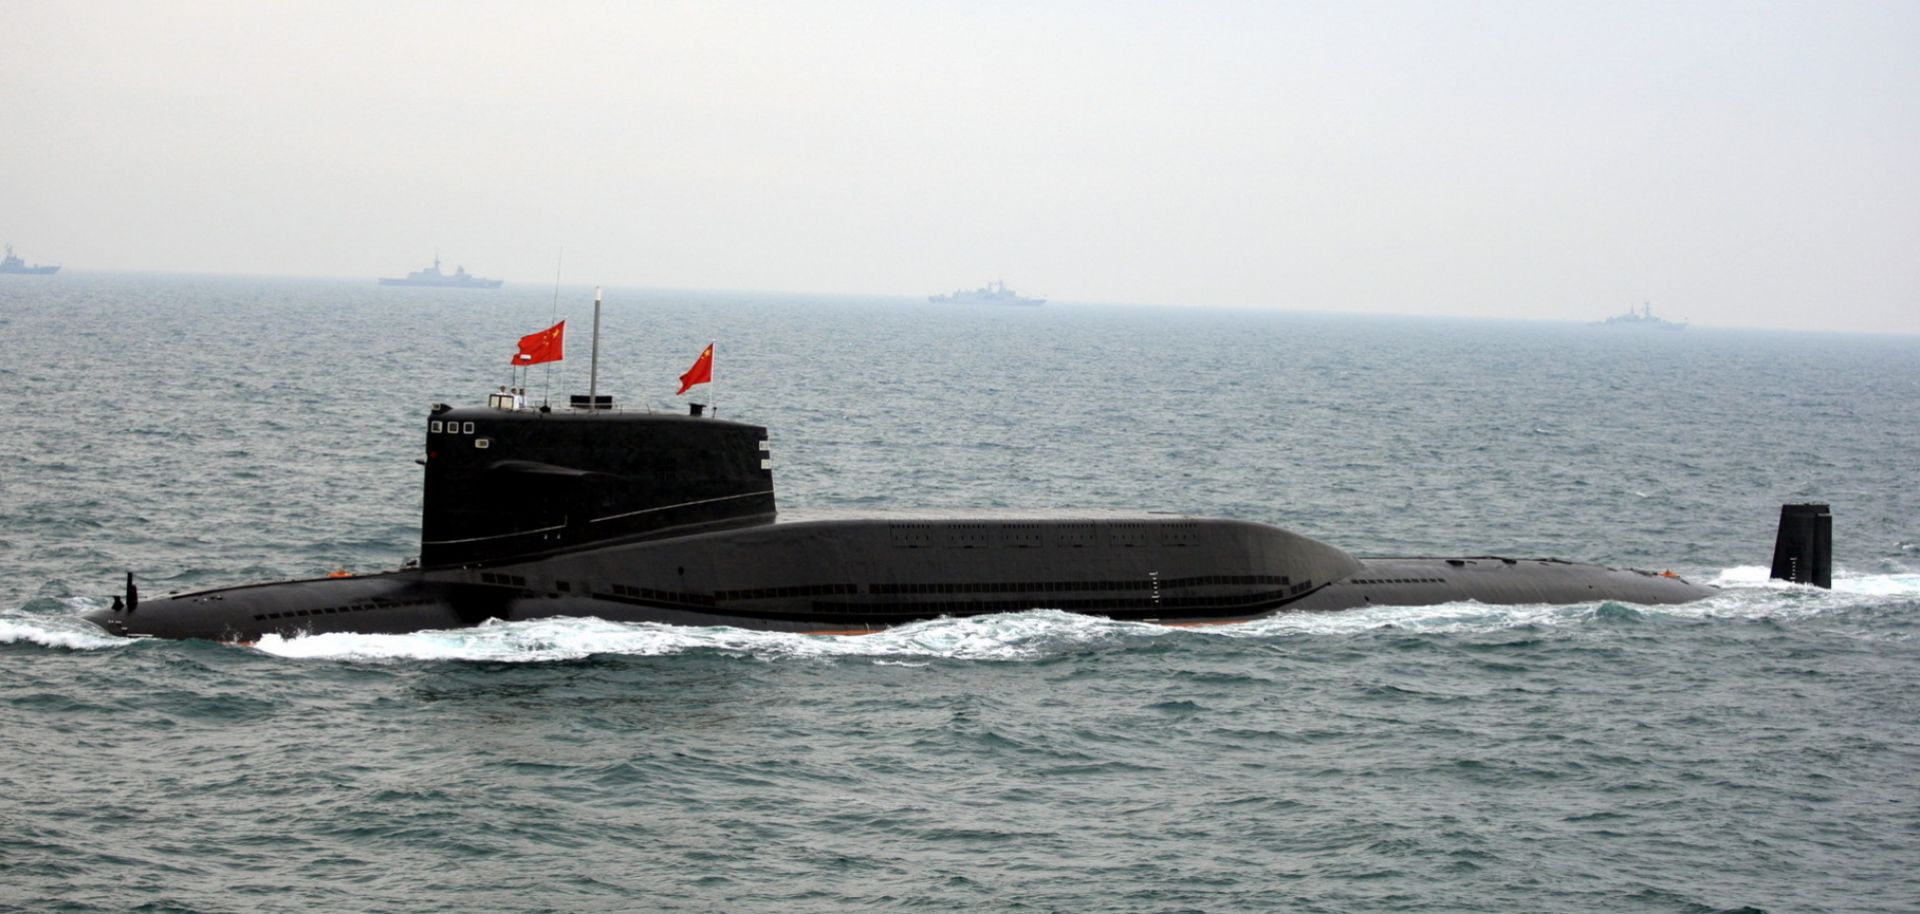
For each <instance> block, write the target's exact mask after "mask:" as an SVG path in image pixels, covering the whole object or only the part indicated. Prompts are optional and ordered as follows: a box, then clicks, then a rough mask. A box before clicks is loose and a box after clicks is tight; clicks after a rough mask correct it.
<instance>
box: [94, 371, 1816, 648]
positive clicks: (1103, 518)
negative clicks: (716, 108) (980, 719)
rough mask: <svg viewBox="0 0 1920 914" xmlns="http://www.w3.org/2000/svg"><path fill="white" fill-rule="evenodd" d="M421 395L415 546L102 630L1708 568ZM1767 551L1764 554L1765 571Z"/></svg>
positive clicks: (473, 619) (1778, 561) (1118, 601)
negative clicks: (1378, 538)
mask: <svg viewBox="0 0 1920 914" xmlns="http://www.w3.org/2000/svg"><path fill="white" fill-rule="evenodd" d="M576 399H577V400H579V401H585V402H583V403H579V404H576V407H575V408H574V409H570V410H557V409H550V408H548V407H545V406H542V407H539V408H528V407H526V406H525V405H524V404H523V403H522V402H521V398H520V397H518V396H517V395H509V394H507V393H505V392H504V391H503V392H502V393H500V394H497V395H495V396H493V397H491V398H490V400H491V403H490V405H489V406H488V407H487V408H484V409H483V408H477V407H473V408H464V409H455V408H453V407H450V406H445V405H436V406H434V407H433V408H432V409H431V410H430V412H429V414H428V417H427V420H428V421H427V422H426V428H425V432H426V440H425V445H426V446H425V448H424V453H423V456H422V458H421V459H420V460H419V463H420V464H421V465H422V466H424V467H425V468H426V472H425V479H424V485H423V489H422V494H423V498H422V505H421V537H420V544H421V549H420V559H419V564H418V566H417V567H412V568H406V569H403V570H400V571H393V572H385V573H381V574H371V575H362V576H356V577H338V578H335V577H329V578H322V579H315V580H305V581H285V582H279V583H270V584H254V585H247V586H241V587H229V588H223V589H216V590H205V591H199V592H195V593H186V594H178V595H169V596H165V597H160V598H157V599H149V600H146V601H144V602H142V601H141V600H140V599H139V593H138V590H137V588H136V587H135V585H134V582H133V579H132V575H131V574H129V575H128V583H127V589H126V593H125V595H124V597H123V598H116V599H115V602H114V607H113V608H112V609H106V610H100V611H97V612H94V613H90V614H88V615H87V618H88V619H90V620H91V621H93V622H95V623H96V624H98V625H100V626H101V627H103V628H105V629H106V630H107V631H109V632H113V633H116V634H121V635H128V636H145V637H157V638H201V639H209V640H217V641H236V642H250V641H257V640H259V639H260V638H263V637H266V636H269V635H280V636H296V635H303V634H326V633H332V632H362V633H370V634H385V633H406V632H416V631H423V630H432V629H450V628H459V627H462V626H472V625H479V624H482V623H485V622H487V621H489V620H502V621H509V622H512V621H521V620H528V619H544V618H552V617H558V616H579V617H595V618H600V619H607V620H612V621H617V622H654V623H666V624H675V625H729V626H736V627H740V628H746V629H759V630H765V631H780V632H802V633H814V634H830V633H860V632H871V631H878V630H880V629H884V628H888V627H891V626H895V625H900V624H903V623H908V622H914V621H919V620H923V619H933V618H938V617H942V616H952V617H962V616H976V615H983V614H990V613H1006V612H1021V611H1025V610H1033V609H1056V610H1065V611H1068V612H1075V613H1084V614H1088V615H1095V616H1104V617H1107V618H1113V619H1124V620H1137V621H1144V622H1158V623H1163V624H1168V625H1189V624H1208V623H1223V622H1239V621H1245V620H1249V619H1255V618H1259V617H1261V616H1265V615H1269V614H1272V613H1278V612H1313V611H1333V610H1343V609H1355V608H1360V607H1368V606H1421V605H1432V604H1440V603H1454V602H1468V601H1471V602H1478V603H1484V604H1570V603H1588V602H1597V601H1603V600H1612V601H1619V602H1624V603H1632V604H1639V605H1656V604H1667V603H1684V602H1688V601H1692V600H1698V599H1702V598H1705V597H1708V596H1711V595H1713V594H1714V593H1716V592H1717V591H1716V590H1715V588H1713V587H1710V586H1706V585H1702V584H1697V583H1694V582H1691V581H1687V580H1684V579H1681V578H1679V577H1678V576H1675V575H1673V574H1672V573H1671V572H1662V573H1657V574H1656V573H1653V572H1647V571H1636V570H1632V569H1625V568H1613V567H1607V566H1603V565H1590V564H1577V563H1571V562H1562V561H1557V560H1553V559H1517V558H1499V557H1492V556H1477V557H1467V558H1358V557H1355V556H1353V555H1351V554H1349V553H1347V552H1346V551H1344V550H1341V549H1339V548H1336V547H1334V546H1330V545H1328V544H1326V543H1323V542H1320V541H1318V540H1314V539H1311V538H1308V537H1305V536H1301V535H1299V534H1297V533H1292V532H1289V531H1287V530H1282V529H1280V528H1278V527H1272V526H1268V525H1265V524H1258V523H1251V522H1246V521H1237V520H1222V519H1210V518H1194V517H1181V516H1176V515H1167V514H1136V513H1118V512H1100V513H1070V514H1069V513H1052V514H1042V515H1024V514H1006V513H1001V514H970V515H965V516H958V515H953V514H933V513H924V512H923V513H913V514H900V515H883V516H878V517H876V516H844V515H836V514H827V513H806V512H800V513H787V514H782V513H781V512H779V511H778V510H777V508H776V505H775V500H774V489H773V473H772V469H771V466H772V461H771V456H770V449H769V447H768V439H767V431H766V429H765V428H762V427H760V426H757V425H750V424H746V423H740V422H731V421H723V420H720V419H716V418H713V417H702V416H701V415H700V414H699V413H698V411H695V413H694V414H693V415H666V414H660V413H652V412H642V411H620V410H613V409H611V408H610V407H609V405H608V404H607V403H606V402H604V399H603V400H594V399H593V398H592V397H591V396H590V397H580V398H576ZM1780 531H1781V532H1780V539H1779V541H1778V543H1777V544H1776V547H1775V555H1774V568H1775V574H1776V576H1785V577H1789V578H1790V579H1792V580H1796V581H1802V582H1812V583H1815V584H1818V585H1821V586H1824V585H1825V584H1826V583H1827V582H1828V580H1829V579H1830V577H1831V544H1832V535H1831V517H1830V515H1829V514H1828V512H1827V508H1826V506H1825V505H1789V506H1787V507H1785V508H1783V509H1782V514H1781V528H1780ZM1782 569H1784V571H1782Z"/></svg>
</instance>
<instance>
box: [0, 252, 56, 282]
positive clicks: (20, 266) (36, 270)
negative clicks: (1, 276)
mask: <svg viewBox="0 0 1920 914" xmlns="http://www.w3.org/2000/svg"><path fill="white" fill-rule="evenodd" d="M58 272H60V268H59V267H57V266H45V265H43V264H37V263H36V264H34V265H33V266H27V262H26V261H24V260H21V259H20V258H19V257H16V256H14V253H13V245H11V244H9V245H7V256H6V259H4V260H0V273H20V274H23V275H27V276H52V275H53V274H55V273H58Z"/></svg>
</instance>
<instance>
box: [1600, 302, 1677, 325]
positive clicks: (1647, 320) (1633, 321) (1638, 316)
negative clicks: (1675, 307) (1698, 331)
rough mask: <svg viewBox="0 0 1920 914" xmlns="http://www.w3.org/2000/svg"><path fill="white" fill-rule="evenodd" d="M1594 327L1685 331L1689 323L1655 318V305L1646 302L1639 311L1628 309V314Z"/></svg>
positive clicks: (1617, 315)
mask: <svg viewBox="0 0 1920 914" xmlns="http://www.w3.org/2000/svg"><path fill="white" fill-rule="evenodd" d="M1594 326H1597V327H1626V328H1628V329H1632V330H1685V329H1687V322H1686V321H1670V320H1667V319H1666V318H1664V317H1654V316H1653V303H1652V302H1645V303H1643V304H1641V306H1640V308H1639V310H1635V309H1633V308H1628V309H1627V313H1625V314H1616V315H1614V316H1612V317H1609V318H1607V319H1606V320H1604V321H1599V322H1597V323H1596V324H1595V325H1594Z"/></svg>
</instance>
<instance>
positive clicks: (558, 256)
mask: <svg viewBox="0 0 1920 914" xmlns="http://www.w3.org/2000/svg"><path fill="white" fill-rule="evenodd" d="M566 256H567V249H566V248H560V249H559V250H556V251H554V253H553V310H552V311H549V312H547V326H549V327H551V326H553V324H554V319H555V318H558V317H559V316H560V265H561V264H562V263H565V262H566ZM563 345H564V344H563ZM563 380H564V379H563ZM540 385H541V386H540V405H542V406H545V405H547V404H548V403H549V402H551V401H549V400H548V397H549V395H551V394H552V392H553V363H552V362H548V363H547V376H546V377H545V378H542V379H541V381H540Z"/></svg>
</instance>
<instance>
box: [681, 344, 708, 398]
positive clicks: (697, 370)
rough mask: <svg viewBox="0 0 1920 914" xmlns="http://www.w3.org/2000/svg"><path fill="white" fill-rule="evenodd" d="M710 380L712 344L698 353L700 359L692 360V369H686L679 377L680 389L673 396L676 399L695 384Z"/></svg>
mask: <svg viewBox="0 0 1920 914" xmlns="http://www.w3.org/2000/svg"><path fill="white" fill-rule="evenodd" d="M712 380H713V344H712V343H708V344H707V348H705V349H703V350H701V351H700V357H699V358H697V359H694V360H693V367H692V368H689V369H687V373H686V374H683V375H681V376H680V389H679V390H678V391H675V392H674V396H676V397H677V396H679V395H681V394H683V393H686V392H687V390H688V388H691V387H692V386H693V385H695V384H705V383H708V382H709V381H712Z"/></svg>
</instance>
